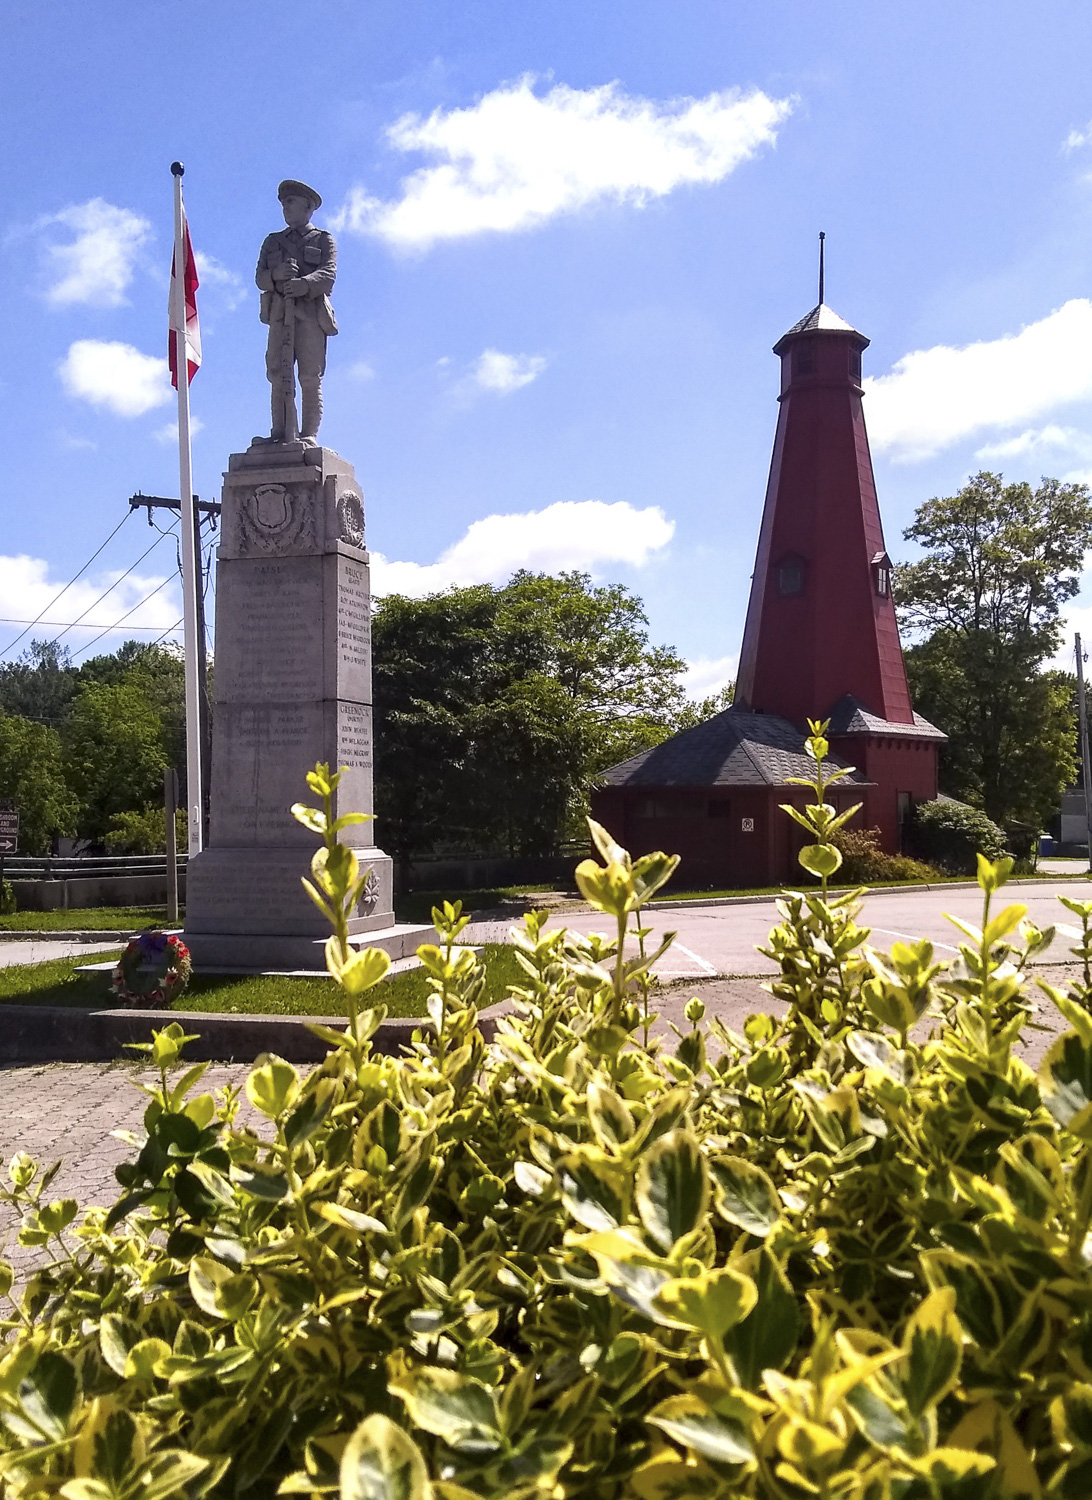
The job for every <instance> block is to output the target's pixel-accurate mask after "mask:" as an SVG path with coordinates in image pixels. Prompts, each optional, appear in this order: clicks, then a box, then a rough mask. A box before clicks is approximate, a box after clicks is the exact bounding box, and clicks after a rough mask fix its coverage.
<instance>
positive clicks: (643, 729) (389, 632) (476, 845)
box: [374, 572, 685, 854]
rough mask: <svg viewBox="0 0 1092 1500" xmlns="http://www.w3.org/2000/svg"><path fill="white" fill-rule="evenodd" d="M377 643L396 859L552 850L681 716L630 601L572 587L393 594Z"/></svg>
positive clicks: (382, 743) (673, 687)
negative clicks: (590, 801)
mask: <svg viewBox="0 0 1092 1500" xmlns="http://www.w3.org/2000/svg"><path fill="white" fill-rule="evenodd" d="M374 641H375V647H374V673H375V705H376V741H377V762H376V769H377V805H378V806H379V807H380V808H381V810H382V814H383V820H384V826H383V828H382V829H381V831H380V836H381V838H382V839H383V840H384V841H385V842H386V844H388V845H389V846H390V847H391V848H392V849H393V850H394V851H395V852H397V853H400V854H409V853H413V852H418V851H423V850H426V849H432V848H438V847H439V848H450V849H483V848H485V849H506V850H509V851H511V852H513V853H525V854H532V853H550V852H553V851H555V850H556V849H557V848H558V846H559V844H560V843H561V841H562V840H563V838H564V837H565V835H566V833H567V832H568V831H569V830H570V829H573V828H574V826H575V820H576V818H577V816H578V814H579V813H580V811H581V809H582V807H583V806H584V805H585V804H586V800H587V794H588V790H589V788H590V784H591V782H592V780H593V778H594V776H595V774H596V772H597V771H599V770H601V769H602V768H603V767H604V766H607V765H610V764H612V763H613V762H615V761H617V760H621V759H624V758H625V756H627V755H632V754H634V753H636V751H637V750H639V749H643V748H644V747H645V746H646V745H649V744H655V743H657V742H658V741H659V740H662V739H664V738H665V737H666V736H667V735H668V734H670V733H671V732H672V730H673V728H674V727H675V720H676V718H677V716H678V715H679V714H680V713H681V712H682V710H683V708H684V705H685V698H684V695H683V692H682V688H681V686H680V685H679V681H678V679H679V674H680V673H681V671H682V670H683V667H684V663H683V661H682V660H681V658H680V657H679V656H678V655H677V654H676V653H675V652H674V651H671V650H669V649H667V648H665V647H654V646H651V645H650V644H649V641H648V631H647V620H646V618H645V614H644V610H643V607H642V605H641V602H640V600H639V599H636V598H634V597H633V595H631V594H630V593H629V592H628V590H626V589H625V588H623V587H621V586H618V585H610V586H599V587H597V586H594V585H593V584H592V582H591V579H590V578H589V577H588V576H587V575H586V574H582V573H568V574H563V575H562V576H561V577H557V578H553V577H548V576H546V575H542V574H533V573H527V572H521V573H517V574H516V575H515V576H514V577H513V578H512V580H511V581H510V582H509V583H508V584H507V585H506V586H504V587H503V588H493V587H491V586H490V585H488V584H481V585H477V586H475V587H472V588H465V589H451V590H448V591H447V592H446V593H443V594H435V595H432V596H431V597H430V598H427V599H416V600H415V599H406V598H403V597H401V596H397V595H392V596H390V597H388V598H387V599H385V600H383V601H382V603H381V604H380V605H379V608H378V610H377V613H376V617H375V625H374Z"/></svg>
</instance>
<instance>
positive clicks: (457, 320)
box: [0, 0, 1092, 691]
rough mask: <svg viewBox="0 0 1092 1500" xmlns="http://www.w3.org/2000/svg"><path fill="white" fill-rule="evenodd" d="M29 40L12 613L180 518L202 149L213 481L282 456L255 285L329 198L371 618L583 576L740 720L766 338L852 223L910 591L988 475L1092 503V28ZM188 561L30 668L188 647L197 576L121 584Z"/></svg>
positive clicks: (442, 13) (166, 18)
mask: <svg viewBox="0 0 1092 1500" xmlns="http://www.w3.org/2000/svg"><path fill="white" fill-rule="evenodd" d="M284 16H287V19H283V17H284ZM4 48H5V63H6V66H5V89H4V93H3V96H2V98H0V117H2V123H3V132H4V139H5V146H6V150H5V152H4V156H3V162H2V163H0V175H2V177H3V179H4V180H3V192H2V194H0V203H2V204H3V210H2V212H0V258H2V261H3V266H4V275H3V280H2V283H0V284H2V286H3V288H4V290H5V293H6V298H5V302H6V307H5V316H4V318H3V319H0V327H2V328H3V334H2V339H3V344H4V349H3V360H2V365H0V398H2V401H3V410H4V415H5V427H6V431H7V441H6V442H5V443H4V444H3V446H2V448H0V486H2V488H0V495H2V497H3V498H2V507H3V508H2V516H3V529H2V533H0V618H2V619H3V620H4V621H22V620H29V619H32V618H33V617H34V616H35V615H37V614H38V613H39V612H40V611H41V610H43V609H44V608H45V607H46V606H47V605H51V601H52V600H53V599H54V596H55V595H56V594H57V592H58V591H59V590H60V589H61V587H62V586H63V585H64V584H65V583H66V582H67V581H68V580H69V579H70V578H71V577H72V575H73V573H75V572H76V570H77V569H78V568H80V567H81V565H82V564H84V563H85V562H86V561H87V559H88V558H89V557H90V555H91V554H92V553H93V552H94V551H95V549H96V548H97V547H98V546H99V544H100V543H101V542H102V541H103V539H104V538H105V537H106V536H107V535H108V533H109V532H110V531H111V530H112V528H113V527H114V526H115V525H116V524H117V522H118V521H119V520H120V519H121V517H122V515H123V514H124V511H125V507H126V501H127V498H128V496H129V495H130V494H132V493H133V492H134V491H136V490H138V489H141V490H144V491H145V492H147V493H157V494H175V493H177V484H178V480H177V472H178V471H177V453H176V449H175V447H174V445H173V443H172V440H171V435H170V424H171V421H172V417H173V407H172V403H171V399H170V396H169V393H168V389H167V387H166V384H165V376H164V369H165V359H164V354H165V340H166V333H165V302H166V276H167V270H168V263H169V256H170V240H171V178H170V172H169V165H170V162H171V160H172V159H174V158H175V157H181V158H182V159H183V160H184V161H185V163H186V169H187V170H186V179H185V184H186V201H187V208H188V212H189V218H190V226H191V231H192V234H193V240H194V244H195V246H196V248H197V250H198V252H199V254H200V255H201V257H202V262H203V266H202V287H201V291H200V293H199V297H198V301H199V308H200V315H201V324H202V335H203V342H204V365H203V367H202V369H201V371H200V373H199V374H198V376H197V378H196V379H195V381H194V384H193V387H192V400H193V411H194V414H195V416H196V418H197V419H198V422H199V424H200V430H199V431H198V432H197V435H196V437H195V440H194V473H195V481H196V485H197V488H198V490H199V492H200V493H201V494H202V496H206V497H215V496H216V495H217V494H218V491H219V484H220V473H221V471H222V470H223V469H224V468H225V467H226V459H227V455H228V454H229V453H230V452H232V451H234V450H237V449H240V448H244V447H246V445H247V444H248V443H249V440H250V438H251V437H252V436H253V435H254V434H255V433H258V432H262V431H263V430H267V424H268V386H267V384H266V381H265V377H264V370H263V345H264V330H263V329H262V328H261V326H260V324H259V323H258V320H257V293H256V291H255V290H254V288H253V267H254V262H255V259H256V255H257V250H258V246H259V245H260V243H261V240H262V237H263V235H264V234H265V233H266V232H268V230H270V229H272V228H275V227H277V226H278V225H279V223H280V222H281V221H280V218H279V212H278V206H277V203H276V198H275V190H276V184H277V182H278V180H279V179H280V178H281V177H282V176H287V175H291V176H300V177H303V178H304V179H306V180H307V181H310V182H312V183H313V184H314V186H315V187H317V188H318V189H319V191H320V192H321V193H322V195H323V198H324V204H323V208H322V209H321V210H320V212H319V214H318V215H317V216H316V222H319V223H322V224H326V225H328V226H333V227H336V232H337V237H338V243H339V253H340V265H339V274H338V282H337V287H336V289H335V295H334V303H335V307H336V309H337V313H338V318H339V321H340V324H341V328H342V332H341V334H340V335H339V337H338V338H336V339H334V340H332V341H331V344H330V353H329V368H328V374H327V380H326V397H327V414H326V418H325V421H324V425H323V429H322V437H323V440H324V442H326V443H327V444H329V445H330V446H332V447H334V448H336V449H337V450H338V451H339V452H341V453H342V454H344V455H345V456H346V457H347V458H349V459H350V460H351V461H352V462H353V463H354V464H355V465H356V469H357V474H358V477H359V478H360V480H361V483H362V485H363V487H364V491H365V496H366V504H367V520H368V540H369V546H370V547H371V548H372V550H373V554H378V555H379V557H380V558H381V559H382V561H377V565H376V568H375V582H376V585H377V588H379V589H380V590H382V589H390V588H400V589H408V590H411V591H415V592H423V591H427V590H429V589H433V588H438V587H443V586H446V585H447V584H450V583H455V582H459V583H462V582H472V581H479V580H482V581H485V580H488V581H495V582H501V581H503V579H504V578H505V577H506V576H507V575H508V573H509V572H510V571H511V569H512V568H514V567H516V566H520V565H525V566H530V567H538V568H546V569H557V568H561V567H567V566H574V567H583V568H586V569H588V570H589V571H591V572H592V573H593V574H594V575H595V576H596V577H597V578H599V579H602V580H604V581H607V580H609V581H614V580H617V581H620V582H623V583H626V584H627V585H629V586H630V587H632V588H633V589H634V590H635V591H637V592H638V593H639V594H640V595H641V596H642V597H643V599H644V600H645V603H646V606H647V609H648V613H649V617H650V622H651V632H652V635H653V637H654V639H655V640H657V641H662V642H666V643H670V644H673V645H675V646H677V647H678V648H679V650H680V651H681V652H682V653H683V654H684V655H685V656H686V658H687V659H688V661H690V662H691V663H693V664H694V672H693V675H692V678H691V683H692V686H693V688H694V690H695V691H702V690H708V689H710V688H712V687H715V686H717V685H718V684H719V683H720V682H721V681H723V680H724V678H725V677H726V676H727V675H729V674H730V673H731V671H732V668H733V663H734V657H735V655H736V653H737V651H738V647H739V637H740V633H741V630H742V623H743V614H744V609H745V606H746V597H747V589H748V582H749V576H750V571H751V567H752V563H753V556H754V546H755V541H756V537H757V530H758V522H759V516H760V511H761V505H762V497H763V491H764V487H765V481H766V472H767V468H768V463H769V454H770V446H771V442H772V438H773V431H774V424H775V421H776V413H777V406H776V394H777V374H778V372H777V361H776V359H775V358H774V356H773V355H772V354H771V352H770V346H771V345H772V344H773V343H774V342H775V340H776V339H777V338H778V336H779V335H780V334H781V333H782V332H783V331H784V330H785V328H787V327H788V326H789V325H790V324H791V323H793V322H795V321H796V319H797V318H799V317H800V316H801V315H802V314H803V313H805V312H806V311H807V310H808V309H809V308H810V307H811V306H812V304H813V302H814V300H815V299H814V282H815V258H816V235H817V232H818V230H819V229H824V230H825V231H826V232H827V236H828V239H827V246H828V276H827V294H828V301H829V302H830V303H831V304H832V305H833V306H834V307H835V308H836V309H837V311H838V312H839V313H840V314H841V315H842V316H843V317H845V318H847V319H848V320H849V321H851V322H852V323H854V324H855V326H856V327H858V328H860V329H861V330H862V331H863V332H864V333H866V334H868V335H869V337H870V338H871V339H872V346H871V348H870V349H869V350H868V351H867V353H866V355H865V371H866V375H867V376H868V377H870V379H871V380H872V381H874V382H875V384H874V385H873V387H872V389H871V390H870V394H869V397H868V401H867V403H866V416H867V419H868V422H869V430H870V433H871V436H872V440H873V449H874V458H875V463H876V471H877V481H878V485H879V491H880V499H881V506H882V508H883V512H884V518H885V525H886V531H887V541H888V546H889V550H890V551H891V552H892V554H893V555H894V556H896V557H899V556H906V555H907V553H908V549H907V547H906V544H904V543H903V541H902V538H901V532H902V528H903V526H904V525H906V524H907V523H908V521H909V520H910V517H911V515H912V513H913V510H914V507H915V506H916V505H917V504H919V503H920V502H921V501H922V500H924V499H927V498H928V497H929V496H931V495H934V494H943V493H951V492H952V491H953V490H954V489H955V488H957V487H958V486H959V485H960V483H962V482H963V480H964V479H965V478H966V476H967V475H968V474H969V473H972V472H974V471H975V470H977V469H979V468H982V467H990V468H995V469H999V470H1001V471H1002V472H1003V473H1004V474H1005V475H1006V476H1007V477H1011V478H1029V479H1032V480H1034V479H1037V478H1038V476H1039V475H1040V474H1043V473H1047V474H1055V475H1059V476H1064V477H1084V476H1089V477H1092V301H1090V300H1089V299H1090V298H1092V278H1090V275H1089V243H1090V236H1089V230H1090V228H1092V123H1090V122H1092V73H1090V72H1089V69H1088V62H1087V59H1088V57H1089V55H1090V54H1092V10H1090V9H1089V8H1088V7H1087V6H1085V5H1079V4H1076V3H1069V4H1058V3H1055V4H1052V3H1043V4H1040V5H1039V6H1037V7H1036V8H1035V10H1034V12H1032V10H1031V9H1030V8H1029V7H1028V6H1027V5H1026V4H1017V3H1006V0H990V3H985V0H982V3H975V0H963V3H960V4H959V5H956V6H953V5H951V3H950V0H948V3H930V0H918V3H916V4H914V5H912V6H896V5H893V4H888V3H881V4H876V3H871V4H865V3H843V0H830V3H827V4H824V5H816V4H815V3H814V0H807V3H804V0H782V3H780V4H779V5H777V6H774V7H772V6H770V5H769V4H766V3H758V0H755V3H731V4H729V3H725V0H673V3H670V4H669V3H666V0H660V3H650V0H630V3H627V4H624V5H623V4H621V3H618V0H610V3H604V0H600V3H590V0H580V3H579V4H577V3H568V0H552V3H550V4H545V3H541V0H522V3H520V4H514V3H512V0H505V3H500V0H496V3H494V0H489V3H484V0H462V3H461V4H459V5H457V6H454V5H452V4H451V3H450V0H437V3H411V4H406V3H405V0H402V3H398V4H395V3H387V0H383V3H379V0H373V3H369V4H353V3H348V0H318V3H312V4H310V5H309V6H308V7H306V8H305V9H300V10H299V11H298V13H295V14H290V15H289V14H288V13H286V12H280V11H277V10H276V8H274V7H269V6H267V5H260V6H259V5H256V4H252V3H249V0H236V3H234V4H232V5H230V6H224V5H222V4H218V5H212V4H207V3H202V0H191V3H189V4H187V5H186V6H181V5H178V4H175V3H173V0H163V3H159V4H156V5H151V6H139V5H137V4H136V3H131V0H125V3H121V0H115V3H112V4H101V3H94V0H90V3H89V0H83V3H79V4H74V3H69V0H54V3H52V4H50V5H49V6H31V5H29V4H24V3H22V0H14V3H12V4H11V5H9V6H8V7H6V8H5V43H4ZM155 539H156V538H155V533H149V532H148V530H147V528H146V526H145V523H144V521H143V520H142V519H141V518H139V517H136V518H134V519H133V520H131V521H129V522H127V523H126V524H125V525H124V526H123V527H122V529H121V531H120V532H119V533H118V535H117V537H116V538H114V540H113V541H112V542H111V543H110V544H109V546H108V547H107V548H106V549H105V550H104V551H103V553H102V554H101V556H100V557H99V558H98V559H97V560H96V561H95V562H94V563H93V564H92V566H91V568H90V569H89V570H88V571H87V572H86V573H85V574H84V575H83V576H82V577H81V578H80V579H79V580H78V581H77V582H76V583H75V584H73V586H72V587H71V588H70V589H69V590H68V591H67V593H66V594H65V595H64V597H62V598H61V599H58V600H56V602H55V603H53V604H52V605H51V607H50V608H49V609H48V610H47V612H46V615H45V621H44V622H43V623H42V624H40V625H38V626H35V627H34V629H33V630H32V631H31V632H29V634H33V635H36V636H40V637H46V638H49V637H52V636H54V635H57V634H59V633H60V631H61V629H62V628H63V627H64V625H65V624H67V622H69V621H73V620H76V619H77V618H78V617H79V616H80V614H81V612H83V611H87V613H86V615H85V616H84V620H83V622H82V623H81V624H80V625H79V626H78V627H77V628H75V629H72V630H70V631H69V632H68V633H67V634H66V635H65V637H64V642H65V644H70V645H72V647H73V649H74V650H75V651H76V652H77V653H79V652H80V651H81V650H86V649H88V648H90V646H91V642H92V639H93V637H94V636H96V635H98V634H100V632H102V631H103V629H104V628H105V627H109V626H110V625H112V624H113V623H114V622H115V621H116V620H118V619H119V617H120V616H121V615H122V614H124V613H125V612H126V611H127V610H130V609H132V611H133V612H132V614H131V615H130V618H129V621H128V622H127V623H128V626H134V625H136V626H141V627H147V628H142V629H141V630H140V631H139V634H140V635H141V637H142V638H143V639H154V638H155V637H156V635H157V634H160V633H162V632H164V631H169V630H170V628H171V626H172V624H173V622H174V621H175V620H176V619H177V616H178V614H179V613H180V606H179V604H178V598H179V594H178V589H177V587H176V585H175V583H174V581H173V580H172V578H171V568H172V566H173V542H172V541H170V540H167V541H164V542H162V543H161V544H160V545H159V546H158V547H156V548H155V549H154V550H153V551H152V552H151V553H150V555H149V556H148V557H147V558H146V559H145V560H144V561H143V562H141V563H139V564H138V565H137V566H136V567H135V568H133V571H132V572H130V573H128V574H127V576H125V577H121V575H122V574H123V573H125V570H126V569H129V568H130V567H131V566H132V565H133V564H134V563H135V562H136V560H137V559H138V558H139V557H140V555H141V553H142V552H143V551H144V549H145V548H146V547H147V546H149V545H150V544H151V543H152V542H153V541H155ZM164 580H166V581H165V582H164ZM111 585H114V587H113V588H112V589H111ZM159 585H162V586H161V587H159V591H158V593H155V594H153V595H152V597H151V598H149V599H147V602H146V603H143V602H142V601H143V600H145V598H146V596H147V595H148V594H149V593H151V591H152V590H153V589H155V588H156V587H157V586H159ZM107 589H111V591H110V592H109V593H107V594H106V597H105V598H103V599H102V601H101V603H96V600H98V599H99V596H100V595H102V594H103V593H104V591H105V590H107ZM1084 606H1087V609H1086V608H1084ZM1073 621H1074V622H1075V623H1077V624H1083V625H1084V626H1085V627H1086V628H1087V627H1088V626H1089V625H1092V579H1090V586H1089V588H1088V590H1087V593H1086V594H1085V595H1082V598H1081V600H1080V601H1079V608H1078V609H1077V611H1075V613H1074V615H1073ZM48 622H56V623H55V624H53V625H52V626H51V628H47V623H48ZM22 628H23V627H22V626H21V625H20V624H14V623H13V624H8V623H4V624H0V655H3V654H4V647H6V646H8V644H9V641H11V640H12V639H13V638H14V637H15V636H17V635H18V633H19V632H20V630H21V629H22ZM127 633H130V632H129V630H128V629H127V628H126V627H123V628H122V629H121V630H120V631H119V632H117V633H114V634H109V633H108V634H106V635H105V636H104V637H103V639H102V640H101V641H100V642H99V643H98V645H97V646H96V647H94V648H93V649H96V650H101V649H104V648H105V647H108V646H111V645H113V644H116V643H117V642H118V641H119V640H120V639H122V638H123V637H124V636H125V635H126V634H127ZM28 638H29V637H26V638H24V639H23V640H22V641H20V642H18V643H17V644H14V645H13V646H11V651H12V652H13V654H14V653H17V652H18V651H20V650H22V649H23V648H24V646H25V645H26V642H27V639H28Z"/></svg>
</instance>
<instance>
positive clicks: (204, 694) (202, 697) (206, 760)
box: [129, 490, 222, 829]
mask: <svg viewBox="0 0 1092 1500" xmlns="http://www.w3.org/2000/svg"><path fill="white" fill-rule="evenodd" d="M221 508H222V507H221V505H220V502H219V501H218V500H199V499H198V498H197V496H196V495H194V497H193V546H194V557H195V560H196V564H197V566H196V581H197V590H196V592H197V661H198V666H199V669H200V670H199V673H198V683H197V707H198V717H199V720H200V731H201V810H202V813H203V815H204V816H203V817H202V825H203V826H204V827H205V828H206V829H207V828H208V819H209V788H210V785H211V781H212V716H211V711H210V707H209V663H208V652H207V651H206V649H205V590H204V587H203V583H202V580H203V578H204V572H203V563H202V555H201V517H202V516H203V515H204V516H209V517H210V518H211V521H212V525H213V526H214V527H215V526H216V524H217V520H218V518H219V515H220V511H221ZM129 509H130V510H147V512H148V524H149V525H151V521H152V511H153V510H169V511H171V512H172V513H173V514H175V515H177V516H181V514H182V507H181V505H179V503H178V501H177V500H165V499H164V498H163V496H162V495H142V494H141V493H140V491H139V490H138V491H137V493H136V494H135V495H130V496H129ZM191 800H192V799H191Z"/></svg>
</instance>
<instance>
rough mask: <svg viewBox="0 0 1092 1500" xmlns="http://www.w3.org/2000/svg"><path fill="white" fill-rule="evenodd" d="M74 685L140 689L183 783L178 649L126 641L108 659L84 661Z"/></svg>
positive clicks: (182, 668)
mask: <svg viewBox="0 0 1092 1500" xmlns="http://www.w3.org/2000/svg"><path fill="white" fill-rule="evenodd" d="M76 682H77V685H78V686H82V685H83V684H85V683H89V682H98V683H106V684H109V685H113V686H118V685H121V684H128V685H129V686H132V687H136V688H139V690H140V691H141V693H142V694H143V695H144V697H145V698H146V699H147V701H148V702H149V703H150V704H151V706H152V707H153V708H154V709H155V710H156V712H157V713H158V714H159V719H160V723H161V724H162V726H163V751H164V754H165V755H166V757H167V761H168V764H169V765H172V766H174V767H175V769H176V770H177V771H178V773H179V776H180V777H182V778H183V781H184V778H185V770H186V664H185V658H184V656H183V653H182V649H181V647H179V646H176V645H150V644H149V643H147V642H146V641H126V642H125V643H124V644H123V645H122V646H120V647H119V649H118V650H117V651H115V652H113V653H112V654H110V655H108V656H92V657H90V658H89V659H88V660H87V661H85V662H84V663H83V664H82V665H81V666H80V667H79V668H78V670H77V673H76Z"/></svg>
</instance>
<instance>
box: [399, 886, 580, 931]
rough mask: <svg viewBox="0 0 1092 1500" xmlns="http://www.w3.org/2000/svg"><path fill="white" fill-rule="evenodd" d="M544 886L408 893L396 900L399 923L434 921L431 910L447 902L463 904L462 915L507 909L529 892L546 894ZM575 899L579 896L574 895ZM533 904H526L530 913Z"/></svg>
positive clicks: (489, 887) (574, 893)
mask: <svg viewBox="0 0 1092 1500" xmlns="http://www.w3.org/2000/svg"><path fill="white" fill-rule="evenodd" d="M543 889H544V887H543V885H542V882H541V881H539V883H538V884H537V885H495V886H485V887H483V888H481V889H480V890H475V891H407V892H406V893H405V894H404V895H402V896H398V897H397V898H396V900H395V903H394V907H395V915H396V916H397V918H398V921H399V922H429V923H431V921H432V908H433V907H434V906H442V905H443V904H444V902H445V901H450V902H451V903H452V905H454V903H455V902H456V901H461V902H462V903H463V911H464V912H467V913H471V914H473V913H474V912H479V911H490V910H492V908H493V907H495V906H504V905H507V904H508V903H509V902H512V901H518V900H519V898H520V897H521V896H524V895H527V894H528V892H536V891H541V890H543ZM572 894H573V897H574V899H577V898H578V896H579V893H578V892H577V891H575V890H574V891H573V893H572ZM532 905H533V902H528V903H527V909H528V910H530V908H531V906H532Z"/></svg>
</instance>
